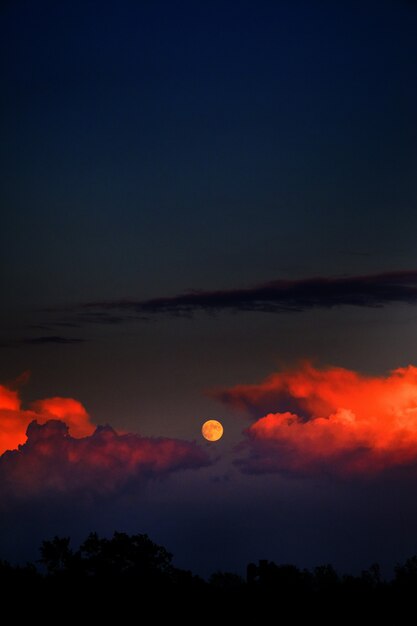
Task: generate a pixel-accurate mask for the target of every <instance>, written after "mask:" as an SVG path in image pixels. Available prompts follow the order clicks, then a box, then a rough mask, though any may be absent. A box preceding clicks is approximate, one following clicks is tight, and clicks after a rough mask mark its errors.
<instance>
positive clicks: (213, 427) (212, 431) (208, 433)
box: [201, 420, 223, 441]
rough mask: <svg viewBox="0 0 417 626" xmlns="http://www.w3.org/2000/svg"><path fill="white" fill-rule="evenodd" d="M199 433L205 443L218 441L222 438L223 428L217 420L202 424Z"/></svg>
mask: <svg viewBox="0 0 417 626" xmlns="http://www.w3.org/2000/svg"><path fill="white" fill-rule="evenodd" d="M201 432H202V433H203V437H204V439H207V441H218V440H219V439H220V438H221V437H222V436H223V426H222V425H221V424H220V422H218V421H217V420H207V422H204V424H203V426H202V428H201Z"/></svg>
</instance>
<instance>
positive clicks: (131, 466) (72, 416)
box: [0, 386, 209, 497]
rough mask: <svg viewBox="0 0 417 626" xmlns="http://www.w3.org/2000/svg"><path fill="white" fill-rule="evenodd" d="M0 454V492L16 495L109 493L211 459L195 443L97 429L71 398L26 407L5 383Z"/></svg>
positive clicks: (0, 407)
mask: <svg viewBox="0 0 417 626" xmlns="http://www.w3.org/2000/svg"><path fill="white" fill-rule="evenodd" d="M0 454H1V456H0V493H1V495H2V496H5V495H9V496H10V495H14V496H17V497H19V496H26V495H36V494H38V493H41V494H45V493H49V492H67V491H74V490H78V489H88V490H93V491H94V492H97V493H100V492H108V491H112V490H114V489H116V488H117V487H120V486H121V485H123V484H125V483H127V482H128V481H130V480H142V479H144V478H149V477H157V476H163V475H165V474H167V473H170V472H173V471H176V470H179V469H187V468H198V467H202V466H204V465H208V464H209V457H208V455H207V454H206V453H205V452H204V451H203V450H202V449H201V448H200V447H199V446H197V445H196V444H195V443H190V442H187V441H182V440H179V439H168V438H163V437H158V438H152V437H141V436H139V435H137V434H118V433H117V432H116V431H115V430H113V429H112V428H110V427H109V426H106V427H101V426H99V427H97V428H95V426H94V425H93V424H92V422H91V420H90V416H89V415H88V413H87V411H86V410H85V408H84V407H83V405H82V404H81V403H80V402H78V401H77V400H74V399H72V398H60V397H54V398H47V399H45V400H39V401H37V402H34V403H33V404H32V405H31V407H30V408H29V409H23V408H22V406H21V401H20V398H19V394H18V391H17V390H15V389H11V388H9V387H6V386H0Z"/></svg>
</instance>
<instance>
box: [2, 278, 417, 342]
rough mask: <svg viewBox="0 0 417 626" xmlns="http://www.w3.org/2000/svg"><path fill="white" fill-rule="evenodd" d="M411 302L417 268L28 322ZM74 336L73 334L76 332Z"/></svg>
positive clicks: (68, 309) (92, 305) (82, 309)
mask: <svg viewBox="0 0 417 626" xmlns="http://www.w3.org/2000/svg"><path fill="white" fill-rule="evenodd" d="M394 303H403V304H410V305H413V304H417V271H416V270H405V271H398V272H386V273H380V274H370V275H368V274H366V275H357V276H339V277H338V276H319V277H314V278H302V279H298V280H274V281H270V282H267V283H260V284H257V285H252V286H249V287H244V288H233V289H224V290H217V291H204V290H192V291H189V292H185V293H180V294H177V295H174V296H162V297H159V298H152V299H150V300H140V299H135V298H134V299H132V298H130V299H127V298H125V299H116V300H98V301H93V302H85V303H78V304H70V305H68V306H64V307H53V308H48V309H45V310H43V311H42V314H43V315H48V316H49V317H48V319H47V320H46V319H45V320H43V322H39V323H37V324H31V325H30V326H29V327H27V329H30V330H31V331H33V332H37V331H38V332H41V331H43V332H50V333H53V332H54V329H55V331H56V332H57V333H61V331H62V329H63V328H66V329H68V330H71V329H75V328H76V329H81V328H83V327H84V328H85V327H91V326H96V325H107V326H117V325H121V324H126V323H131V322H134V321H142V322H146V321H149V320H151V319H153V318H155V316H157V315H169V316H172V317H189V318H190V317H192V316H193V315H194V314H196V313H199V312H205V313H209V314H217V313H222V312H231V313H242V312H258V313H285V312H286V313H288V312H293V313H297V312H302V311H306V310H309V309H314V308H322V309H331V308H334V307H340V306H358V307H367V308H376V307H383V306H386V305H389V304H394ZM78 334H79V333H78ZM83 341H86V340H85V339H83V338H82V337H79V336H65V335H62V334H48V335H45V334H44V335H41V336H38V337H36V336H32V337H30V336H29V337H27V336H26V337H23V338H15V339H10V340H7V341H3V342H2V343H1V344H0V345H1V346H3V347H19V346H27V345H32V346H43V345H46V346H47V345H52V344H57V345H61V346H64V345H72V344H77V343H81V342H83Z"/></svg>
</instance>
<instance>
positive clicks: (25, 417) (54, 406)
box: [0, 385, 94, 454]
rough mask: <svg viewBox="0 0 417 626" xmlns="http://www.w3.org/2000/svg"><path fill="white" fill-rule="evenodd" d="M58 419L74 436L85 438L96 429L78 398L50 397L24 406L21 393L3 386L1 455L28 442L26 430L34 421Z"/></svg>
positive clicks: (0, 399) (0, 425)
mask: <svg viewBox="0 0 417 626" xmlns="http://www.w3.org/2000/svg"><path fill="white" fill-rule="evenodd" d="M55 418H58V419H62V420H64V421H65V422H66V423H67V424H68V426H69V428H70V433H71V434H72V435H73V436H74V437H85V436H87V435H91V433H92V432H93V431H94V426H93V424H92V423H91V421H90V417H89V415H88V413H87V411H86V410H85V408H84V407H83V406H82V404H81V403H80V402H77V400H73V399H72V398H50V399H46V400H39V401H38V402H35V403H34V404H33V405H32V407H31V408H30V409H22V408H21V403H20V399H19V395H18V392H17V391H14V390H11V389H8V388H7V387H4V386H2V385H0V454H3V452H5V451H6V450H13V449H15V448H17V446H18V445H19V444H21V443H24V442H25V441H26V429H27V427H28V425H29V424H30V422H32V421H33V420H37V421H38V422H39V423H40V424H44V423H45V422H47V421H48V420H50V419H55Z"/></svg>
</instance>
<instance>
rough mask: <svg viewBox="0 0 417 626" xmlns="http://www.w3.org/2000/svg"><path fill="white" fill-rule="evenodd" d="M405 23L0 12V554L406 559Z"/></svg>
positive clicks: (306, 6) (415, 206) (415, 330)
mask: <svg viewBox="0 0 417 626" xmlns="http://www.w3.org/2000/svg"><path fill="white" fill-rule="evenodd" d="M416 29H417V4H416V3H415V2H412V1H407V0H403V1H400V0H380V1H378V2H377V1H375V2H374V1H371V0H362V1H361V2H355V1H354V0H340V2H334V1H333V2H331V1H330V0H291V1H290V0H288V1H285V0H282V1H276V2H272V1H268V0H258V2H256V3H254V2H247V1H246V0H229V1H228V0H222V1H221V2H220V1H216V0H211V1H210V2H208V1H206V0H202V1H201V2H191V0H190V1H188V2H187V1H184V2H181V1H179V0H173V1H170V2H168V1H166V2H163V1H158V0H155V1H152V2H151V1H150V0H143V1H138V2H133V0H132V1H131V2H128V1H127V0H120V1H118V2H110V1H109V0H108V1H106V0H102V1H100V2H98V1H88V0H87V1H82V2H81V1H78V0H71V2H70V1H69V0H62V1H61V2H53V1H52V0H50V1H46V0H38V1H37V2H30V1H29V0H27V1H24V0H14V1H13V2H12V1H9V2H2V3H1V6H0V47H1V54H0V108H1V116H0V124H1V130H0V132H1V141H0V171H1V185H0V202H1V208H2V211H1V224H0V281H1V289H2V293H3V295H4V298H3V304H2V307H1V311H0V315H1V318H0V319H1V325H0V349H1V355H2V358H1V360H0V383H1V385H2V386H0V454H2V453H4V454H3V455H2V456H1V457H0V558H8V559H10V560H12V561H22V560H23V561H25V560H26V559H27V558H36V556H37V552H36V550H37V546H38V543H39V541H40V540H41V539H44V538H47V537H49V536H52V535H54V534H67V535H71V536H72V537H73V539H74V541H75V542H77V541H78V540H79V539H81V538H83V537H84V536H85V535H86V534H87V533H88V532H89V531H91V530H97V531H99V532H101V533H103V534H110V533H112V532H113V531H114V530H118V531H126V532H146V533H148V534H149V535H150V536H151V538H152V539H154V540H155V541H157V542H159V543H162V544H163V545H165V546H166V547H167V548H168V549H169V550H170V551H172V552H173V553H174V555H175V563H176V564H177V565H178V566H180V567H187V568H190V569H192V570H193V571H195V572H198V573H200V574H203V575H207V574H209V573H210V572H212V571H214V570H216V569H219V568H221V569H224V570H231V571H236V572H239V573H241V572H243V571H244V568H245V565H246V563H247V562H248V561H251V560H252V561H257V560H258V559H259V558H269V559H272V560H275V561H276V562H291V563H294V564H296V565H299V566H308V567H310V566H312V565H316V564H318V563H323V562H324V563H327V562H332V563H334V565H335V566H336V567H337V568H339V569H341V570H343V571H344V570H346V571H357V570H358V569H361V568H362V567H366V566H368V565H369V564H370V563H372V562H374V561H379V562H380V563H381V564H382V565H383V567H384V568H385V569H386V571H390V568H392V567H393V565H395V563H397V562H398V561H400V560H401V559H404V558H405V557H407V556H410V555H411V554H413V553H416V552H417V531H416V529H417V501H416V498H415V493H416V488H417V369H416V367H417V309H416V305H417V245H416V232H417V123H416V119H417V116H416V113H417V80H416V78H417V76H416V74H417V37H416ZM210 418H214V419H218V420H220V421H221V422H222V423H223V425H224V436H223V438H222V439H221V440H220V441H219V442H216V443H208V442H206V441H205V440H204V439H203V438H202V436H201V425H202V423H203V422H204V421H205V420H206V419H210ZM33 420H36V423H34V422H33ZM50 420H55V421H50ZM56 420H61V423H57V422H56ZM63 422H65V424H66V425H67V427H68V428H69V434H68V432H67V429H66V427H65V426H64V425H63ZM29 425H30V426H29ZM98 425H102V426H106V425H108V427H107V426H106V427H105V428H101V429H99V430H98V431H96V432H94V431H95V428H96V426H98ZM28 426H29V430H28V439H27V443H25V442H26V434H25V433H26V429H27V427H28ZM19 444H20V445H21V448H19V449H17V446H18V445H19ZM9 449H10V450H14V451H13V452H6V451H7V450H9Z"/></svg>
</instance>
